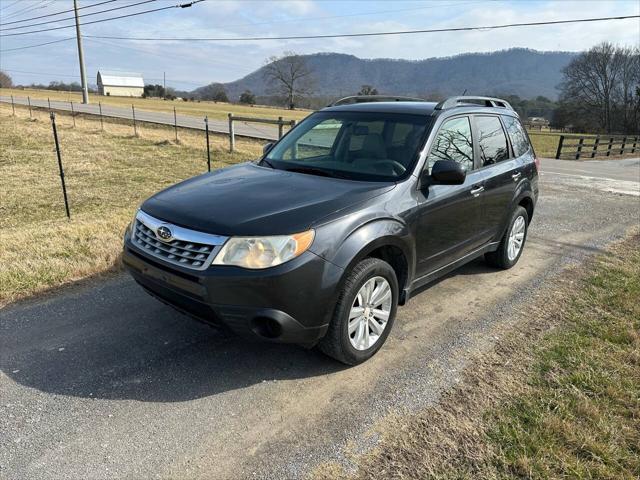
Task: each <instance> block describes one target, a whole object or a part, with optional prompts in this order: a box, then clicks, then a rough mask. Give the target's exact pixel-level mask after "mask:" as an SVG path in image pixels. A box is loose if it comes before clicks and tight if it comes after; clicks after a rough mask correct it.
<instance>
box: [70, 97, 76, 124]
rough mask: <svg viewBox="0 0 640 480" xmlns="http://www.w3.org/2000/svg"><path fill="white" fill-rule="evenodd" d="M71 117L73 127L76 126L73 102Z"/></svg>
mask: <svg viewBox="0 0 640 480" xmlns="http://www.w3.org/2000/svg"><path fill="white" fill-rule="evenodd" d="M71 118H72V119H73V128H76V112H75V111H74V110H73V102H71Z"/></svg>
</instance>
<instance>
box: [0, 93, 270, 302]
mask: <svg viewBox="0 0 640 480" xmlns="http://www.w3.org/2000/svg"><path fill="white" fill-rule="evenodd" d="M16 113H17V114H18V115H17V117H13V116H11V106H10V105H6V104H0V178H2V188H1V189H0V244H1V245H2V246H3V247H2V249H0V265H2V269H0V305H3V304H6V303H8V302H11V301H14V300H16V299H18V298H20V297H24V296H27V295H30V294H33V293H36V292H41V291H43V290H46V289H49V288H51V287H55V286H58V285H61V284H64V283H68V282H71V281H74V280H77V279H80V278H83V277H87V276H91V275H95V274H99V273H101V272H105V271H109V270H112V269H114V268H117V266H118V256H119V252H120V249H121V237H122V233H123V231H124V228H125V226H126V225H127V223H128V222H129V221H130V217H131V215H132V213H133V211H134V209H135V207H136V206H137V205H138V203H139V202H140V201H141V200H143V199H144V198H146V197H148V196H149V195H151V194H152V193H154V192H156V191H158V190H160V189H161V188H163V187H166V186H168V185H171V184H173V183H175V182H177V181H179V180H183V179H185V178H188V177H191V176H193V175H197V174H200V173H204V172H205V171H206V169H207V163H206V144H205V139H204V135H203V134H202V133H201V132H193V131H190V130H181V131H180V132H179V134H180V140H179V142H178V143H176V142H174V141H173V139H174V133H173V130H172V129H170V128H165V127H159V126H151V125H146V124H142V125H141V128H140V130H139V133H140V136H139V137H134V136H133V135H132V132H131V127H130V126H129V125H126V124H118V123H112V122H105V131H104V132H102V131H101V130H100V122H99V121H98V120H96V119H92V118H90V117H83V116H80V117H77V118H76V125H77V127H76V128H73V123H72V119H71V117H70V116H68V115H63V114H59V115H58V116H57V124H58V131H59V137H60V144H61V149H62V161H63V164H64V167H65V176H66V182H67V190H68V194H69V203H70V206H71V220H67V218H66V217H65V211H64V203H63V197H62V191H61V187H60V177H59V174H58V166H57V160H56V154H55V148H54V142H53V137H52V132H51V123H50V120H49V116H48V114H47V113H46V112H44V111H34V115H35V118H34V119H33V120H29V114H28V111H27V110H26V109H23V108H20V109H17V110H16ZM211 143H212V162H213V163H212V168H220V167H223V166H226V165H229V164H233V163H237V162H241V161H245V160H249V159H254V158H256V157H258V156H259V154H260V153H261V151H262V147H261V143H259V142H253V141H248V140H241V139H239V140H237V151H236V152H235V153H234V154H229V153H228V151H227V145H228V140H227V139H226V137H224V136H216V135H212V137H211Z"/></svg>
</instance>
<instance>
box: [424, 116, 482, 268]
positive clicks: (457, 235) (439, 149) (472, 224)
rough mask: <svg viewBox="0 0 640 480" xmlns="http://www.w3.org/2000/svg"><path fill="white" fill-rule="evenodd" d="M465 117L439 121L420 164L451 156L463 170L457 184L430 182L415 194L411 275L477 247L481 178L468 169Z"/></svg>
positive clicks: (471, 152) (469, 156) (469, 145)
mask: <svg viewBox="0 0 640 480" xmlns="http://www.w3.org/2000/svg"><path fill="white" fill-rule="evenodd" d="M474 158H475V155H474V148H473V135H472V128H471V121H470V118H469V117H468V116H466V115H465V116H459V117H454V118H450V119H448V120H445V121H444V123H443V124H442V125H441V127H440V129H439V130H438V133H437V135H436V137H435V138H434V141H433V144H432V146H431V150H430V152H429V155H428V157H427V163H426V165H425V168H429V169H430V168H431V167H432V166H433V164H434V163H435V162H436V161H438V160H453V161H455V162H458V163H460V164H461V165H462V166H463V167H464V168H465V169H466V171H467V178H466V180H465V182H464V183H463V184H462V185H430V186H428V187H424V188H423V189H422V190H421V191H420V192H419V194H418V220H417V231H416V256H417V260H418V262H417V266H416V274H417V276H418V277H420V276H424V275H426V274H428V273H431V272H433V271H435V270H438V269H439V268H440V267H443V266H445V265H447V264H449V263H451V262H453V261H455V260H457V259H458V258H460V257H462V256H464V255H465V254H466V253H469V252H471V251H472V250H474V249H475V248H477V247H478V246H479V245H480V244H481V243H482V239H481V228H482V224H481V216H482V195H481V194H480V191H481V190H482V184H481V178H480V175H479V173H478V171H476V170H475V169H474Z"/></svg>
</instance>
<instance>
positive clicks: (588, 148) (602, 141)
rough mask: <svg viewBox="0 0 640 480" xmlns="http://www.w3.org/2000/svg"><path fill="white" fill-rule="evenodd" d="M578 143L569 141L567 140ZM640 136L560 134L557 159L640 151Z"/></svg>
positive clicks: (631, 153)
mask: <svg viewBox="0 0 640 480" xmlns="http://www.w3.org/2000/svg"><path fill="white" fill-rule="evenodd" d="M574 141H575V142H576V143H567V142H574ZM639 141H640V136H638V135H635V136H634V135H612V136H594V137H591V136H580V135H560V140H559V141H558V150H557V151H556V159H562V160H580V159H581V158H596V157H613V156H620V155H633V154H634V153H640V143H639Z"/></svg>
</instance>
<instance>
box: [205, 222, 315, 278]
mask: <svg viewBox="0 0 640 480" xmlns="http://www.w3.org/2000/svg"><path fill="white" fill-rule="evenodd" d="M314 235H315V233H314V231H313V230H307V231H306V232H302V233H296V234H293V235H278V236H274V237H232V238H230V239H229V240H227V243H225V244H224V246H223V247H222V250H220V252H218V255H216V258H215V259H214V260H213V265H235V266H237V267H243V268H253V269H259V268H269V267H275V266H276V265H280V264H281V263H284V262H287V261H289V260H292V259H294V258H296V257H297V256H299V255H301V254H302V253H303V252H305V251H306V250H307V249H308V248H309V247H310V246H311V243H312V242H313V237H314Z"/></svg>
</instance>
